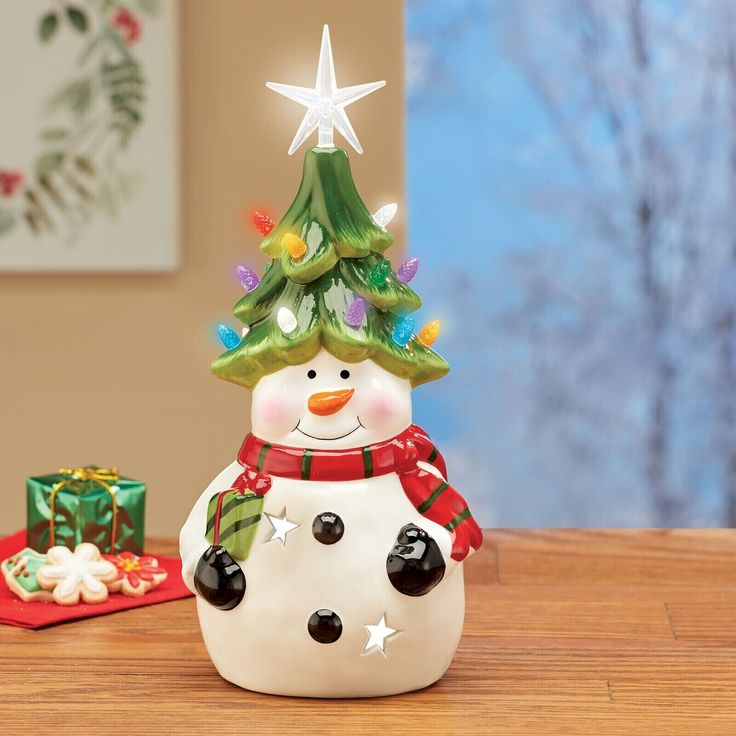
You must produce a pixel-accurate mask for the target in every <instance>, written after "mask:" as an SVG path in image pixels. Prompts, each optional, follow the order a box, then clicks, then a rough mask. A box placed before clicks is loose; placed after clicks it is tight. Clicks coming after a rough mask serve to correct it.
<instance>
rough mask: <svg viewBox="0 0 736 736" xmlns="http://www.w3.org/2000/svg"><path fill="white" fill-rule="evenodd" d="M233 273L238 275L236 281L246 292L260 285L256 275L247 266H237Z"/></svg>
mask: <svg viewBox="0 0 736 736" xmlns="http://www.w3.org/2000/svg"><path fill="white" fill-rule="evenodd" d="M235 271H236V273H237V274H238V281H240V283H241V285H242V287H243V288H244V289H245V290H246V291H253V289H255V288H256V286H258V284H260V283H261V280H260V279H259V278H258V274H256V273H255V271H253V270H251V269H250V268H248V266H238V267H237V268H236V269H235Z"/></svg>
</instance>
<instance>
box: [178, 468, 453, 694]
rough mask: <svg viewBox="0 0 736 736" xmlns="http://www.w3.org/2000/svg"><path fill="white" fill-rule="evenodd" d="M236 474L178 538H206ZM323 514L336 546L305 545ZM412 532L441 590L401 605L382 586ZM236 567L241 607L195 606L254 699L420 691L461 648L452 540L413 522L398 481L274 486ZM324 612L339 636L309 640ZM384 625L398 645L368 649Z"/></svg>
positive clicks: (215, 656)
mask: <svg viewBox="0 0 736 736" xmlns="http://www.w3.org/2000/svg"><path fill="white" fill-rule="evenodd" d="M241 470H242V468H240V466H239V465H237V464H234V465H232V466H230V467H229V468H227V469H226V470H225V471H224V472H223V473H222V474H221V475H220V476H219V477H218V478H217V479H216V480H215V481H214V482H213V484H212V487H211V488H208V489H207V490H206V491H205V493H204V494H203V496H202V498H203V500H204V502H203V503H200V504H198V506H197V507H195V509H194V510H193V512H192V515H191V516H190V518H189V520H188V521H187V524H186V525H185V529H184V531H183V535H187V533H188V531H189V530H191V532H192V535H193V536H197V535H199V536H200V537H201V529H202V528H203V525H204V523H205V520H204V511H205V509H206V503H207V500H209V498H210V497H211V495H212V494H213V493H215V492H216V491H217V490H218V489H221V488H222V487H227V484H228V483H232V481H234V480H235V478H236V476H237V475H238V474H239V473H240V471H241ZM324 512H331V513H332V514H336V515H337V516H339V517H340V519H341V521H342V522H343V525H344V533H343V535H342V537H341V538H340V540H339V541H338V542H336V543H334V544H323V543H321V542H319V541H318V540H317V539H316V538H315V536H314V535H313V533H312V523H313V520H314V519H315V517H317V516H318V515H319V514H322V513H324ZM267 515H271V516H275V517H285V519H287V520H288V521H290V522H291V523H292V524H298V525H299V526H298V527H296V528H293V529H292V530H291V531H289V532H288V533H286V535H285V537H284V542H282V541H281V540H280V539H279V538H275V537H273V535H274V527H273V525H272V524H271V523H270V522H269V521H268V516H267ZM409 523H412V524H415V525H416V526H419V527H420V528H422V529H424V530H425V531H427V532H428V533H429V534H430V535H431V536H432V537H433V538H434V539H435V540H437V542H438V544H439V545H440V547H441V549H442V552H443V556H444V557H445V560H446V561H447V569H446V572H445V575H444V577H443V579H442V581H441V583H440V584H439V585H437V586H436V587H435V588H434V589H432V590H431V591H430V592H429V593H428V594H427V595H425V596H422V597H412V596H407V595H402V594H401V593H399V592H398V591H397V590H395V589H394V588H393V586H392V585H391V584H390V582H389V579H388V576H387V574H386V558H387V556H388V554H389V553H390V552H391V550H392V548H393V546H394V544H395V543H396V536H397V533H398V532H399V530H400V529H401V528H402V527H403V526H404V525H406V524H409ZM269 540H270V541H269ZM200 546H201V547H202V548H204V546H206V545H200ZM241 566H242V568H243V571H244V573H245V578H246V580H247V591H246V594H245V598H244V600H243V602H242V603H241V604H240V605H239V606H237V607H236V608H235V609H233V610H230V611H221V610H218V609H217V608H214V607H213V606H211V605H209V604H208V603H207V602H206V601H204V600H203V599H201V598H200V599H198V601H197V610H198V614H199V621H200V625H201V628H202V634H203V636H204V640H205V644H206V646H207V650H208V652H209V655H210V657H211V658H212V661H213V663H214V664H215V667H216V668H217V670H218V672H219V673H220V674H221V675H222V677H224V678H225V679H226V680H229V681H230V682H233V683H234V684H236V685H239V686H241V687H244V688H247V689H249V690H256V691H259V692H266V693H275V694H281V695H299V696H312V697H358V696H377V695H391V694H394V693H399V692H406V691H409V690H415V689H418V688H422V687H425V686H427V685H430V684H432V683H433V682H435V681H436V680H438V679H439V678H440V677H441V676H442V675H443V673H444V672H445V670H446V669H447V668H448V666H449V664H450V662H451V660H452V657H453V655H454V653H455V650H456V648H457V645H458V642H459V640H460V634H461V631H462V625H463V615H464V593H463V573H462V565H461V564H458V563H455V562H453V561H452V560H451V559H450V535H449V533H448V532H447V531H446V530H445V529H443V528H442V527H440V526H439V525H437V524H435V523H434V522H432V521H430V520H428V519H425V518H423V517H422V516H421V515H419V514H418V513H417V511H416V509H415V508H413V506H412V505H411V503H410V502H409V501H408V499H407V498H406V495H405V494H404V491H403V489H402V487H401V484H400V481H399V478H398V476H397V475H396V474H394V473H391V474H388V475H384V476H381V477H377V478H370V479H364V480H355V481H347V482H339V483H337V482H328V483H322V482H314V481H297V480H290V479H285V478H274V479H273V485H272V487H271V489H270V490H269V492H268V494H267V495H266V496H265V500H264V506H263V521H262V522H261V523H260V525H259V529H258V531H257V535H256V539H255V542H254V544H253V547H252V549H251V552H250V554H249V556H248V559H247V560H245V561H244V562H242V563H241ZM320 610H321V611H324V610H328V611H331V612H334V613H335V614H336V615H337V616H338V617H339V621H340V623H341V626H342V632H341V634H340V636H339V638H338V639H337V640H336V641H334V642H332V643H321V642H318V641H315V640H314V639H313V638H312V637H311V636H310V634H309V631H308V621H309V619H310V616H312V614H314V613H315V612H317V611H320ZM382 619H383V620H384V622H385V626H386V627H388V628H390V629H393V630H395V632H396V633H392V634H389V635H388V636H386V637H385V638H382V637H381V638H380V639H378V640H374V641H377V642H378V643H374V644H373V645H372V646H370V647H367V645H368V644H370V640H371V634H370V630H369V629H368V628H366V627H367V626H375V625H378V624H379V622H380V621H381V620H382ZM379 644H382V645H383V649H381V646H379Z"/></svg>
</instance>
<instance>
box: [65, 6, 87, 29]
mask: <svg viewBox="0 0 736 736" xmlns="http://www.w3.org/2000/svg"><path fill="white" fill-rule="evenodd" d="M66 17H67V18H69V22H70V23H71V24H72V25H73V26H74V27H75V28H76V29H77V30H78V31H79V32H80V33H86V32H87V28H89V23H88V21H87V14H86V13H85V12H84V11H83V10H80V9H79V8H77V7H75V6H74V5H67V7H66Z"/></svg>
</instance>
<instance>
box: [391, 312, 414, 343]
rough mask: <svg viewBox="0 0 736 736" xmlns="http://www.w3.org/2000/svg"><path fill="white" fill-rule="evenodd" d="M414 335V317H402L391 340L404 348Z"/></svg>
mask: <svg viewBox="0 0 736 736" xmlns="http://www.w3.org/2000/svg"><path fill="white" fill-rule="evenodd" d="M413 333H414V318H413V317H401V319H399V320H398V322H397V323H396V326H395V327H394V331H393V334H392V335H391V339H392V340H393V341H394V342H395V343H396V344H397V345H400V346H401V347H402V348H403V347H406V343H408V342H409V340H411V336H412V334H413Z"/></svg>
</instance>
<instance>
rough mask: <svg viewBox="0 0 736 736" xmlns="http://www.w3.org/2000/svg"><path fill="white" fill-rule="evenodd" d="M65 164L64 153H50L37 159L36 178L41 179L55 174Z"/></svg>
mask: <svg viewBox="0 0 736 736" xmlns="http://www.w3.org/2000/svg"><path fill="white" fill-rule="evenodd" d="M63 163H64V153H63V152H62V151H49V152H48V153H44V154H43V155H41V156H39V157H38V159H36V176H37V177H38V178H39V179H40V178H42V177H46V176H48V175H49V174H53V173H54V171H56V170H57V169H58V168H59V167H60V166H61V165H62V164H63Z"/></svg>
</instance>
